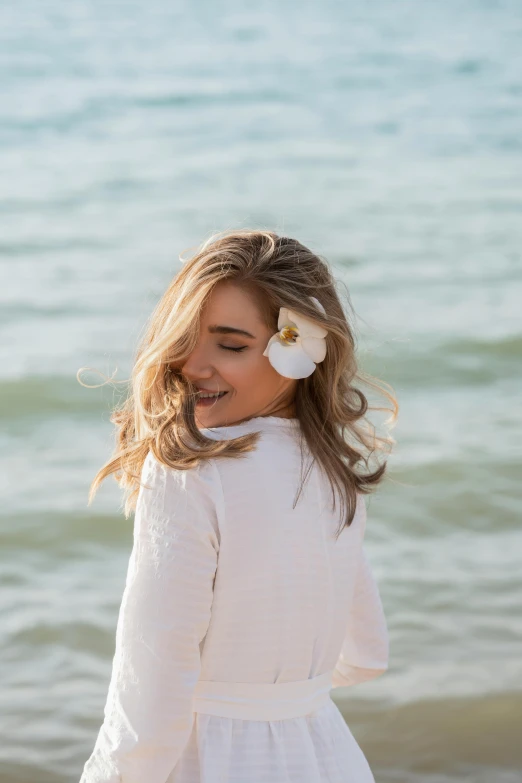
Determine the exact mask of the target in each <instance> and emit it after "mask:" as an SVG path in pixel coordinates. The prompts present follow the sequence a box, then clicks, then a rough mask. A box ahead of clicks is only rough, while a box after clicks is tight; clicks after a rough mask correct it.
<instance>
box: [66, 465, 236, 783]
mask: <svg viewBox="0 0 522 783" xmlns="http://www.w3.org/2000/svg"><path fill="white" fill-rule="evenodd" d="M141 476H142V479H141V484H142V486H141V487H140V491H139V495H138V501H137V505H136V512H135V517H134V541H133V548H132V552H131V555H130V560H129V566H128V572H127V578H126V583H125V589H124V592H123V598H122V602H121V608H120V612H119V616H118V622H117V628H116V645H115V654H114V658H113V664H112V674H111V679H110V684H109V689H108V695H107V701H106V704H105V709H104V720H103V724H102V726H101V728H100V731H99V734H98V737H97V739H96V744H95V747H94V750H93V752H92V754H91V756H90V757H89V759H88V760H87V762H86V764H85V766H84V769H83V773H82V776H81V780H80V783H145V782H146V783H165V781H166V779H167V778H168V776H169V774H170V773H171V771H172V769H173V768H174V766H175V765H176V763H177V761H178V759H179V757H180V755H181V753H182V751H183V749H184V748H185V746H186V744H187V742H188V739H189V737H190V733H191V730H192V726H193V720H194V713H193V711H192V696H193V691H194V688H195V685H196V683H197V681H198V679H199V675H200V670H201V662H200V643H201V641H202V640H203V639H204V637H205V634H206V632H207V628H208V625H209V622H210V615H211V606H212V599H213V588H214V579H215V574H216V569H217V560H218V553H219V540H220V537H219V525H218V518H219V512H220V509H221V506H220V502H221V500H220V496H219V494H218V493H219V491H220V489H221V485H220V482H219V474H218V473H217V468H216V466H215V464H214V463H213V462H212V460H209V461H208V462H206V463H202V464H200V465H199V466H198V467H195V468H190V469H189V470H185V471H182V470H173V469H171V468H168V467H166V466H164V465H162V464H161V463H159V462H158V461H157V460H156V459H155V458H154V456H153V455H152V453H151V452H149V454H148V455H147V458H146V460H145V462H144V465H143V470H142V474H141ZM144 484H145V485H146V487H145V486H144Z"/></svg>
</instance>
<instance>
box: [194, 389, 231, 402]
mask: <svg viewBox="0 0 522 783" xmlns="http://www.w3.org/2000/svg"><path fill="white" fill-rule="evenodd" d="M200 391H203V390H202V389H200ZM205 391H206V390H205ZM207 394H217V392H207ZM227 394H228V392H224V393H223V394H221V396H220V397H199V396H198V399H197V400H196V405H203V406H208V405H215V404H216V403H218V402H219V401H220V400H222V399H223V398H224V397H226V395H227Z"/></svg>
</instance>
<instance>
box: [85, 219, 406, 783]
mask: <svg viewBox="0 0 522 783" xmlns="http://www.w3.org/2000/svg"><path fill="white" fill-rule="evenodd" d="M354 346H355V344H354V338H353V334H352V331H351V329H350V327H349V325H348V322H347V319H346V316H345V313H344V311H343V308H342V306H341V303H340V301H339V298H338V295H337V292H336V285H335V281H334V279H333V278H332V275H331V272H330V271H329V268H328V265H327V264H326V263H325V262H324V261H323V260H322V259H320V258H319V257H318V256H316V255H315V254H314V253H312V252H311V251H310V250H308V249H307V248H305V247H304V246H303V245H301V244H300V243H299V242H297V241H296V240H294V239H288V238H285V237H279V236H277V235H276V234H274V233H272V232H268V231H247V230H243V231H234V232H228V233H223V234H219V235H215V236H214V237H211V239H210V240H209V241H208V242H206V243H205V244H204V245H203V246H202V247H201V248H200V250H199V251H198V252H197V254H196V255H195V256H194V257H193V258H191V259H190V260H188V261H186V262H185V263H184V266H183V267H182V269H181V271H180V272H179V273H178V274H177V275H176V277H175V278H174V280H173V282H172V283H171V285H170V287H169V288H168V289H167V291H166V292H165V294H164V295H163V297H162V299H161V301H160V302H159V304H158V306H157V308H156V310H155V312H154V313H153V315H152V317H151V319H150V322H149V324H148V329H147V331H146V334H145V336H144V337H143V340H142V344H141V346H140V348H139V351H138V355H137V358H136V362H135V365H134V368H133V373H132V393H131V394H130V396H129V397H128V399H127V400H126V402H125V404H124V405H123V406H122V407H121V408H120V409H119V410H118V411H117V412H116V413H115V414H114V415H113V418H112V421H113V422H114V423H115V424H116V425H117V434H118V442H117V448H116V450H115V454H114V455H113V459H111V460H110V461H109V462H108V463H107V464H106V465H105V466H104V467H103V468H102V469H101V470H100V471H99V473H98V474H97V476H96V477H95V479H94V481H93V484H92V487H91V494H90V496H89V502H91V501H92V497H93V496H94V493H95V492H96V490H97V488H98V486H99V484H100V482H101V481H102V480H103V479H105V478H106V477H107V476H109V475H110V474H114V476H115V478H116V479H117V481H118V483H119V484H120V486H122V487H125V488H126V489H127V490H129V492H128V497H127V501H126V505H125V513H126V515H127V516H128V515H129V513H130V512H131V511H132V510H133V509H135V521H134V544H133V549H132V553H131V556H130V562H129V568H128V573H127V580H126V585H125V590H124V594H123V599H122V604H121V609H120V613H119V617H118V624H117V631H116V649H115V655H114V659H113V668H112V676H111V681H110V685H109V691H108V697H107V702H106V705H105V711H104V721H103V725H102V726H101V729H100V731H99V734H98V737H97V740H96V744H95V747H94V750H93V752H92V755H91V756H90V758H89V759H88V761H87V762H86V764H85V767H84V770H83V774H82V777H81V781H80V783H116V781H121V782H122V783H166V781H167V783H196V782H198V783H199V781H201V782H202V783H218V781H219V783H290V781H291V782H292V783H294V781H295V783H320V781H329V783H334V781H335V783H347V782H348V781H350V782H351V783H369V781H373V780H374V778H373V775H372V773H371V771H370V768H369V766H368V763H367V761H366V759H365V757H364V755H363V753H362V751H361V749H360V748H359V746H358V745H357V743H356V741H355V739H354V738H353V736H352V734H351V732H350V730H349V728H348V727H347V726H346V723H345V722H344V720H343V718H342V716H341V714H340V712H339V710H338V709H337V707H336V705H335V703H334V702H333V701H332V699H331V698H330V691H331V689H332V688H336V687H342V686H350V685H354V684H355V683H359V682H363V681H365V680H370V679H372V678H374V677H377V676H378V675H380V674H382V673H383V672H384V671H385V670H386V668H387V666H388V634H387V626H386V621H385V617H384V614H383V609H382V604H381V601H380V597H379V591H378V587H377V584H376V582H375V580H374V578H373V576H372V572H371V570H370V566H369V564H368V561H367V559H366V556H365V553H364V548H363V536H364V530H365V524H366V506H365V502H364V498H363V495H364V494H369V493H370V492H371V491H372V490H373V489H374V487H376V485H377V484H378V483H379V481H380V480H381V479H382V477H383V475H384V472H385V468H386V465H385V463H384V464H382V465H380V466H379V467H378V469H376V470H374V471H373V472H371V471H369V469H368V457H369V455H370V454H371V453H372V452H373V451H376V450H379V449H381V450H382V449H385V448H386V447H388V446H389V444H390V443H392V442H394V441H393V439H392V438H378V437H376V435H375V432H374V430H373V429H372V428H371V427H368V426H365V416H364V415H365V413H366V411H367V410H368V403H367V400H366V397H365V396H364V395H363V393H362V392H361V391H360V390H359V389H358V388H357V387H356V386H355V385H354V381H355V380H356V378H357V377H362V376H361V373H358V372H357V366H356V361H355V356H354ZM364 377H365V378H368V377H369V376H364ZM370 385H373V386H374V387H375V388H381V389H383V387H381V386H378V384H375V383H372V382H371V381H370ZM384 394H385V395H386V396H387V397H388V399H389V400H390V401H391V403H392V412H393V416H392V419H391V421H392V422H393V421H395V418H396V415H397V404H396V402H395V398H394V397H393V395H392V394H390V393H388V392H386V391H384ZM361 462H363V463H364V464H365V466H366V468H367V471H366V472H364V471H361V470H360V469H359V463H361ZM305 467H306V471H305V470H304V469H305ZM138 479H140V480H141V483H139V482H138ZM296 490H298V491H297V493H296Z"/></svg>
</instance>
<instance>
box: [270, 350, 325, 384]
mask: <svg viewBox="0 0 522 783" xmlns="http://www.w3.org/2000/svg"><path fill="white" fill-rule="evenodd" d="M268 358H269V361H270V364H271V365H272V367H273V368H274V369H275V370H276V371H277V372H278V373H279V375H282V376H283V377H284V378H308V376H309V375H311V374H312V373H313V371H314V370H315V363H314V362H313V361H312V359H310V357H309V356H308V355H307V354H306V353H305V351H304V350H303V348H302V346H301V345H300V344H299V343H295V345H283V344H282V343H281V342H279V341H278V342H274V343H272V345H271V346H270V351H269V355H268Z"/></svg>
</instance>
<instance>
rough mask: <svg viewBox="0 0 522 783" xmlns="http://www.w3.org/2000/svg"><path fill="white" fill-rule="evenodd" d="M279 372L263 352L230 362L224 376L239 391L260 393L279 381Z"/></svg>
mask: <svg viewBox="0 0 522 783" xmlns="http://www.w3.org/2000/svg"><path fill="white" fill-rule="evenodd" d="M278 377H279V376H278V374H277V373H276V371H275V370H274V368H273V367H272V365H271V364H270V362H269V361H268V359H267V358H266V356H263V355H262V354H259V355H257V354H256V355H255V356H254V355H253V356H252V357H248V359H247V357H244V361H238V362H237V363H236V364H230V365H229V366H228V370H227V371H226V374H225V368H223V378H224V379H225V380H226V381H227V383H229V384H230V386H233V387H234V389H235V390H236V391H237V392H242V391H245V392H248V393H249V394H250V395H252V393H254V394H256V395H259V394H263V392H266V391H269V390H270V389H271V388H273V386H274V385H275V384H276V383H277V378H278Z"/></svg>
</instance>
